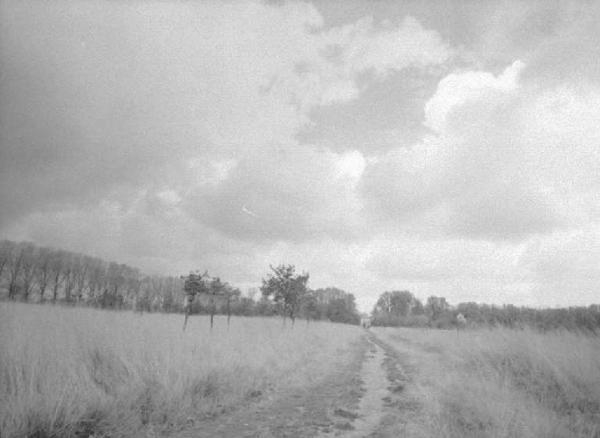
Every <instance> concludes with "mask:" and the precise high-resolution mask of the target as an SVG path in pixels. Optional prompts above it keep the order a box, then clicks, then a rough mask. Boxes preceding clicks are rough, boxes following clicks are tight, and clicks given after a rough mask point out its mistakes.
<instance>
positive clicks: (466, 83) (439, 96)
mask: <svg viewBox="0 0 600 438" xmlns="http://www.w3.org/2000/svg"><path fill="white" fill-rule="evenodd" d="M524 67H525V64H524V63H523V62H521V61H515V62H514V63H513V64H512V65H510V66H509V67H507V68H506V69H505V70H504V72H502V74H500V75H498V76H494V75H493V74H491V73H488V72H482V71H467V72H463V73H452V74H450V75H448V76H446V77H445V78H444V79H442V80H441V81H440V83H439V84H438V88H437V91H436V93H435V94H434V95H433V97H431V99H429V101H428V102H427V103H426V104H425V125H426V126H428V127H430V128H431V129H433V130H434V131H436V132H440V133H443V132H444V131H445V130H447V129H448V117H449V114H450V113H451V112H452V110H454V109H456V108H460V106H461V105H464V104H468V103H469V102H472V101H478V100H481V99H493V98H494V97H495V96H494V95H493V93H494V92H496V93H498V94H506V93H509V92H511V91H513V90H516V89H517V88H518V78H519V73H520V72H521V71H522V70H523V68H524Z"/></svg>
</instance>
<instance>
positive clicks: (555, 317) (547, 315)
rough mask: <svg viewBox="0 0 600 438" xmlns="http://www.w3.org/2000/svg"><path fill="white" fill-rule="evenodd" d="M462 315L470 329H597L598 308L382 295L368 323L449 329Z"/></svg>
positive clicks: (401, 293) (405, 293)
mask: <svg viewBox="0 0 600 438" xmlns="http://www.w3.org/2000/svg"><path fill="white" fill-rule="evenodd" d="M459 314H462V315H463V316H464V317H465V318H466V321H467V324H468V325H470V326H505V327H511V328H519V327H525V326H529V327H534V328H538V329H541V330H551V329H557V328H567V329H571V330H586V331H597V330H599V329H600V306H599V305H591V306H588V307H569V308H561V309H537V308H535V309H534V308H530V307H517V306H513V305H510V304H509V305H503V306H493V305H488V304H478V303H460V304H458V305H456V306H451V305H450V304H449V303H448V301H446V299H445V298H444V297H436V296H430V297H428V298H427V300H426V302H425V304H423V303H422V302H421V301H420V300H419V299H418V298H416V297H415V296H414V295H413V294H412V293H410V292H409V291H391V292H384V293H383V294H381V295H380V296H379V299H378V300H377V303H376V304H375V307H374V308H373V312H372V313H371V317H372V324H373V325H379V326H404V327H435V328H450V327H454V326H455V325H456V323H457V316H458V315H459Z"/></svg>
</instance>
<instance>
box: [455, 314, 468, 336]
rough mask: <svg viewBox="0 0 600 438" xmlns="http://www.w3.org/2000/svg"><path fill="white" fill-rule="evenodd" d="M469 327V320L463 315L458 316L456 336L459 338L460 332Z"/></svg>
mask: <svg viewBox="0 0 600 438" xmlns="http://www.w3.org/2000/svg"><path fill="white" fill-rule="evenodd" d="M466 326H467V318H465V315H463V314H462V313H459V314H458V315H456V336H458V331H459V330H460V329H462V328H465V327H466Z"/></svg>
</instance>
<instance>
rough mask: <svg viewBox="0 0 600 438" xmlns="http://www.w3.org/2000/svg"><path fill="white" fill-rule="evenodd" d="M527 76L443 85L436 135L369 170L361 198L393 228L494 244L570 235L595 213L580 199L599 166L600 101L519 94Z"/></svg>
mask: <svg viewBox="0 0 600 438" xmlns="http://www.w3.org/2000/svg"><path fill="white" fill-rule="evenodd" d="M523 69H524V65H523V64H522V63H520V62H518V61H517V62H515V63H513V64H512V65H511V66H509V67H507V68H506V69H505V70H504V71H503V72H502V73H501V74H499V75H498V76H494V75H492V74H490V73H488V72H475V71H470V72H463V73H454V74H451V75H449V76H448V77H446V78H444V79H442V80H441V81H440V84H439V87H438V90H437V92H436V94H435V95H434V96H433V97H432V98H431V99H430V100H429V102H428V103H427V105H426V107H425V108H426V118H425V123H426V124H427V125H428V126H429V127H431V128H432V129H433V130H434V131H435V134H433V135H431V136H429V137H427V138H426V139H425V140H424V141H423V142H421V143H420V144H416V145H414V146H413V147H412V148H410V149H404V148H402V149H399V150H397V151H393V152H391V153H389V154H388V156H387V157H386V159H382V160H380V161H379V162H376V163H375V164H373V165H372V166H370V167H368V168H367V170H366V177H365V180H364V182H363V192H364V196H365V198H366V199H370V200H371V202H372V204H371V205H373V206H374V207H375V208H379V211H381V212H383V213H385V214H386V215H387V216H388V218H389V219H390V220H395V221H399V222H407V223H408V224H409V225H411V226H414V227H416V228H421V229H423V228H425V227H426V226H428V225H430V226H431V228H433V229H435V230H438V231H439V230H442V231H444V232H445V233H446V234H449V235H457V236H464V237H468V238H476V239H480V238H483V239H492V240H504V239H508V240H515V239H516V240H520V239H524V238H527V237H528V236H530V235H532V234H540V233H541V234H544V233H547V232H550V231H552V230H554V229H557V228H563V227H569V226H573V225H574V224H575V223H576V222H577V220H579V219H581V218H582V217H587V216H589V214H591V212H592V211H596V210H597V205H598V204H597V202H596V201H593V200H592V199H591V198H590V197H589V196H585V195H584V194H585V193H586V192H588V191H589V190H590V188H591V187H595V184H596V183H597V177H596V176H595V174H594V172H593V171H592V168H596V166H598V164H600V161H599V160H600V153H599V152H598V150H597V148H596V147H595V146H594V145H595V143H596V140H595V139H596V137H597V135H598V129H597V127H594V126H592V123H591V120H592V119H593V117H594V116H592V114H597V111H598V110H597V108H599V107H598V106H597V103H596V101H595V99H596V97H595V96H597V94H591V95H587V96H582V95H580V94H579V93H576V92H575V91H573V90H572V89H568V90H565V89H564V88H558V89H550V90H547V91H545V92H543V93H537V92H536V90H534V89H530V88H524V87H521V86H520V85H519V81H518V75H519V72H521V71H522V70H523ZM551 126H553V127H554V128H550V127H551ZM558 132H560V134H559V133H558ZM588 166H589V167H588ZM569 175H572V177H570V176H569ZM569 180H570V181H572V182H573V184H569V186H568V187H567V186H566V185H565V183H566V182H567V181H569ZM593 190H595V189H593Z"/></svg>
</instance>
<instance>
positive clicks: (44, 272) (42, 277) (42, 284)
mask: <svg viewBox="0 0 600 438" xmlns="http://www.w3.org/2000/svg"><path fill="white" fill-rule="evenodd" d="M51 258H52V251H51V250H50V249H48V248H40V249H39V251H38V260H37V264H36V268H35V280H36V282H37V285H38V292H39V293H40V301H42V302H43V301H44V294H45V293H46V289H47V288H48V284H49V283H50V275H51V270H50V262H51Z"/></svg>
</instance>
